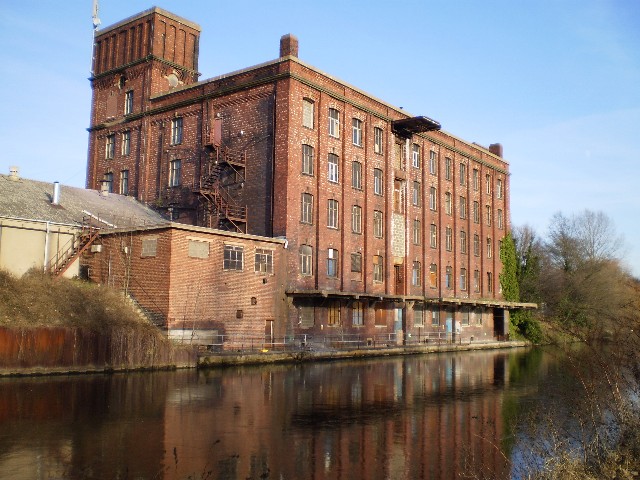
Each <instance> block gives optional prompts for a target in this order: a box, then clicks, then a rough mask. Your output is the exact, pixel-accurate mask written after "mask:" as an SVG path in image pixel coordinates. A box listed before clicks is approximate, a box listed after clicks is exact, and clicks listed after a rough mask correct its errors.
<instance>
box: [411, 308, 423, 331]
mask: <svg viewBox="0 0 640 480" xmlns="http://www.w3.org/2000/svg"><path fill="white" fill-rule="evenodd" d="M413 324H414V325H415V326H416V327H422V326H423V325H424V306H422V305H421V304H419V303H416V304H415V305H414V306H413Z"/></svg>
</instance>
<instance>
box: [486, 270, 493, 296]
mask: <svg viewBox="0 0 640 480" xmlns="http://www.w3.org/2000/svg"><path fill="white" fill-rule="evenodd" d="M487 292H489V293H491V292H493V274H492V273H491V272H487Z"/></svg>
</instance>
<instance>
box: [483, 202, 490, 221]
mask: <svg viewBox="0 0 640 480" xmlns="http://www.w3.org/2000/svg"><path fill="white" fill-rule="evenodd" d="M484 209H485V212H486V217H487V225H488V226H491V205H485V207H484Z"/></svg>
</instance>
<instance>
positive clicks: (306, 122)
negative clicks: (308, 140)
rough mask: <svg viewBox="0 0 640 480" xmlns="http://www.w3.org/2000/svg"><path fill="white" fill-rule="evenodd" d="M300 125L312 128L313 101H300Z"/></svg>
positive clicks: (306, 99)
mask: <svg viewBox="0 0 640 480" xmlns="http://www.w3.org/2000/svg"><path fill="white" fill-rule="evenodd" d="M302 125H303V126H305V127H307V128H313V100H309V99H308V98H305V99H304V100H302Z"/></svg>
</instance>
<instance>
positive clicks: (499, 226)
mask: <svg viewBox="0 0 640 480" xmlns="http://www.w3.org/2000/svg"><path fill="white" fill-rule="evenodd" d="M503 227H504V219H503V218H502V210H500V209H498V228H499V229H500V230H502V228H503Z"/></svg>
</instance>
